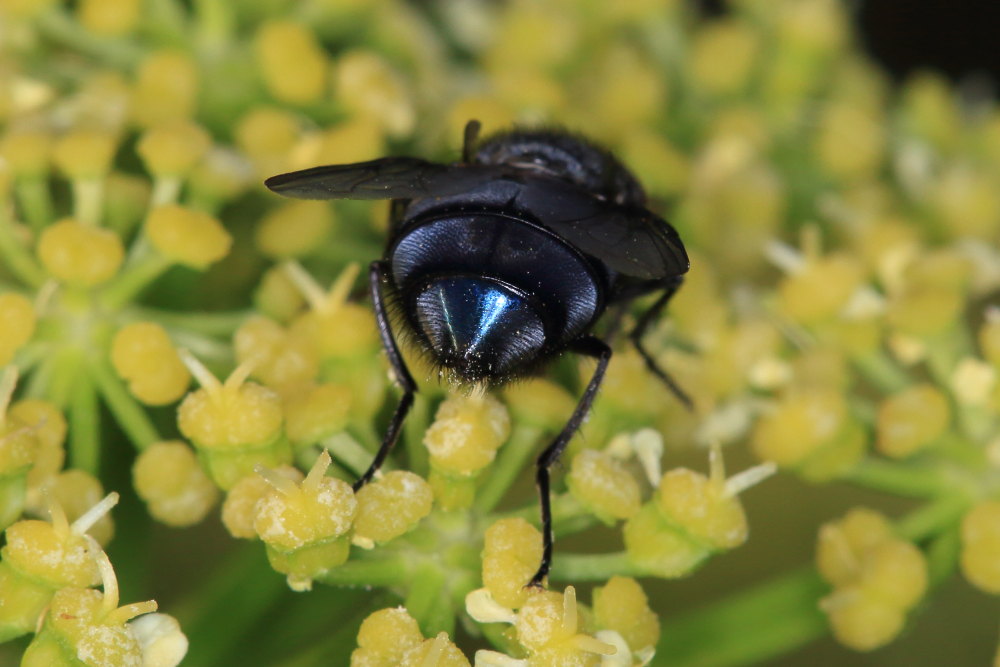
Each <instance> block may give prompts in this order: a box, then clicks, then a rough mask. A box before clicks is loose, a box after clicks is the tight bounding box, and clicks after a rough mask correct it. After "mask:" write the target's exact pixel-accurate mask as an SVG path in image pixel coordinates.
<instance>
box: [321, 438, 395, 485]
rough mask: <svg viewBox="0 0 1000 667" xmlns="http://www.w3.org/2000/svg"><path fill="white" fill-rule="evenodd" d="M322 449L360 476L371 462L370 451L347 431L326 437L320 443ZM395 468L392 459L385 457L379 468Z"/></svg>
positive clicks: (388, 469) (386, 469)
mask: <svg viewBox="0 0 1000 667" xmlns="http://www.w3.org/2000/svg"><path fill="white" fill-rule="evenodd" d="M320 446H322V447H323V448H324V449H326V450H327V451H329V452H330V456H332V457H333V458H334V459H336V461H337V462H338V463H340V464H341V465H342V466H344V467H345V468H347V469H348V470H350V471H351V472H352V473H354V475H355V476H357V477H360V476H361V475H362V474H364V472H365V471H366V470H368V467H369V466H370V465H371V464H372V453H371V452H370V451H368V450H367V449H365V448H364V447H363V446H362V445H361V444H360V443H359V442H358V441H357V440H355V439H354V438H352V437H351V435H350V434H349V433H337V434H335V435H332V436H330V437H329V438H326V439H325V440H323V441H322V442H321V443H320ZM393 469H395V466H394V465H393V463H392V461H391V460H389V459H386V461H385V464H384V465H383V466H382V468H381V470H382V471H384V472H389V471H390V470H393Z"/></svg>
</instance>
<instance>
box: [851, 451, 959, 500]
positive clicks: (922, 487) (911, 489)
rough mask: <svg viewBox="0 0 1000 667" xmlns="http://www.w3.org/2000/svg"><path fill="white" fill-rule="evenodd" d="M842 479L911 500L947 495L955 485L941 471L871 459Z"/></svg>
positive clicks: (862, 462) (860, 464)
mask: <svg viewBox="0 0 1000 667" xmlns="http://www.w3.org/2000/svg"><path fill="white" fill-rule="evenodd" d="M843 479H844V480H845V481H847V482H850V483H852V484H857V485H858V486H863V487H865V488H869V489H876V490H878V491H884V492H886V493H891V494H894V495H898V496H905V497H908V498H933V497H935V496H938V495H940V494H942V493H947V492H948V491H949V490H951V488H952V484H951V483H950V482H949V480H948V479H947V478H946V477H945V476H944V475H943V474H942V471H941V470H938V469H936V468H929V467H918V466H915V465H911V464H907V463H894V462H891V461H884V460H882V459H876V458H868V459H865V460H864V461H861V462H860V463H859V464H858V465H856V466H855V467H854V468H852V469H851V470H850V471H848V472H847V473H846V474H845V475H844V477H843Z"/></svg>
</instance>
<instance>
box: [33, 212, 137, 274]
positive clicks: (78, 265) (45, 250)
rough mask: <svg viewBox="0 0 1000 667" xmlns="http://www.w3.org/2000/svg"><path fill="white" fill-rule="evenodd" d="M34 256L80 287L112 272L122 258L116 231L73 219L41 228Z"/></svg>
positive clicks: (122, 250)
mask: <svg viewBox="0 0 1000 667" xmlns="http://www.w3.org/2000/svg"><path fill="white" fill-rule="evenodd" d="M37 253H38V258H39V259H40V260H41V261H42V264H43V265H44V266H45V269H46V270H47V271H48V272H49V273H50V274H51V275H52V276H53V277H55V278H57V279H58V280H60V281H62V282H64V283H69V284H71V285H78V286H81V287H94V286H96V285H100V284H101V283H103V282H106V281H107V280H108V279H110V278H111V277H112V276H114V275H115V274H116V273H118V268H119V267H120V266H121V264H122V261H123V260H124V259H125V249H124V248H123V246H122V241H121V239H120V238H119V237H118V235H117V234H115V233H114V232H112V231H111V230H108V229H102V228H100V227H95V226H93V225H87V224H84V223H82V222H77V221H76V220H70V219H66V220H61V221H59V222H57V223H55V224H52V225H49V226H48V227H46V228H45V229H44V230H43V231H42V236H41V238H40V239H39V240H38V248H37Z"/></svg>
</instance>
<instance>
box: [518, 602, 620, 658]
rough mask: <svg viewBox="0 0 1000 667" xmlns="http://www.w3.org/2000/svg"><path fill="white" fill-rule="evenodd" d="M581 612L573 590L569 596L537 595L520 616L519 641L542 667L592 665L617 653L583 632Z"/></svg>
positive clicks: (611, 647) (526, 603)
mask: <svg viewBox="0 0 1000 667" xmlns="http://www.w3.org/2000/svg"><path fill="white" fill-rule="evenodd" d="M580 625H582V624H581V623H580V608H579V606H578V605H577V602H576V591H575V589H574V588H573V587H572V586H568V587H567V588H566V592H565V593H562V594H560V593H557V592H555V591H539V590H535V591H533V592H532V593H531V594H530V595H529V596H528V599H527V600H526V601H525V603H524V605H523V606H522V607H521V610H520V611H519V612H518V614H517V620H516V621H515V623H514V629H515V630H516V631H517V640H518V642H520V643H521V645H522V646H524V647H525V648H526V649H527V650H528V654H529V655H530V656H531V657H532V662H533V663H534V664H539V665H553V666H555V665H588V664H594V663H593V661H594V660H595V659H596V658H597V656H600V655H614V654H615V653H616V649H615V647H614V646H612V645H610V644H606V643H604V642H602V641H599V640H598V639H596V638H594V637H592V636H589V635H587V634H584V633H582V632H580Z"/></svg>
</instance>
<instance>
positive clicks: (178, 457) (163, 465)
mask: <svg viewBox="0 0 1000 667" xmlns="http://www.w3.org/2000/svg"><path fill="white" fill-rule="evenodd" d="M132 480H133V483H134V484H135V490H136V493H138V494H139V497H140V498H142V499H143V500H144V501H146V503H147V506H148V507H149V513H150V514H151V515H152V516H153V518H155V519H156V520H157V521H160V522H162V523H165V524H167V525H168V526H173V527H175V528H183V527H186V526H192V525H194V524H196V523H198V522H200V521H201V520H202V519H204V518H205V516H206V515H207V514H208V512H209V510H211V509H212V507H214V506H215V503H216V501H217V500H218V497H219V491H218V489H217V488H216V487H215V485H213V484H212V482H211V480H209V478H208V477H207V476H206V475H205V473H204V472H203V471H202V469H201V466H199V465H198V460H197V458H195V455H194V452H193V451H191V448H190V447H188V446H187V445H186V444H184V443H183V442H181V441H179V440H171V441H165V442H158V443H155V444H153V445H150V446H149V447H147V448H146V449H145V450H144V451H143V452H142V453H141V454H140V455H139V457H138V458H136V460H135V464H134V465H133V466H132Z"/></svg>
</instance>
